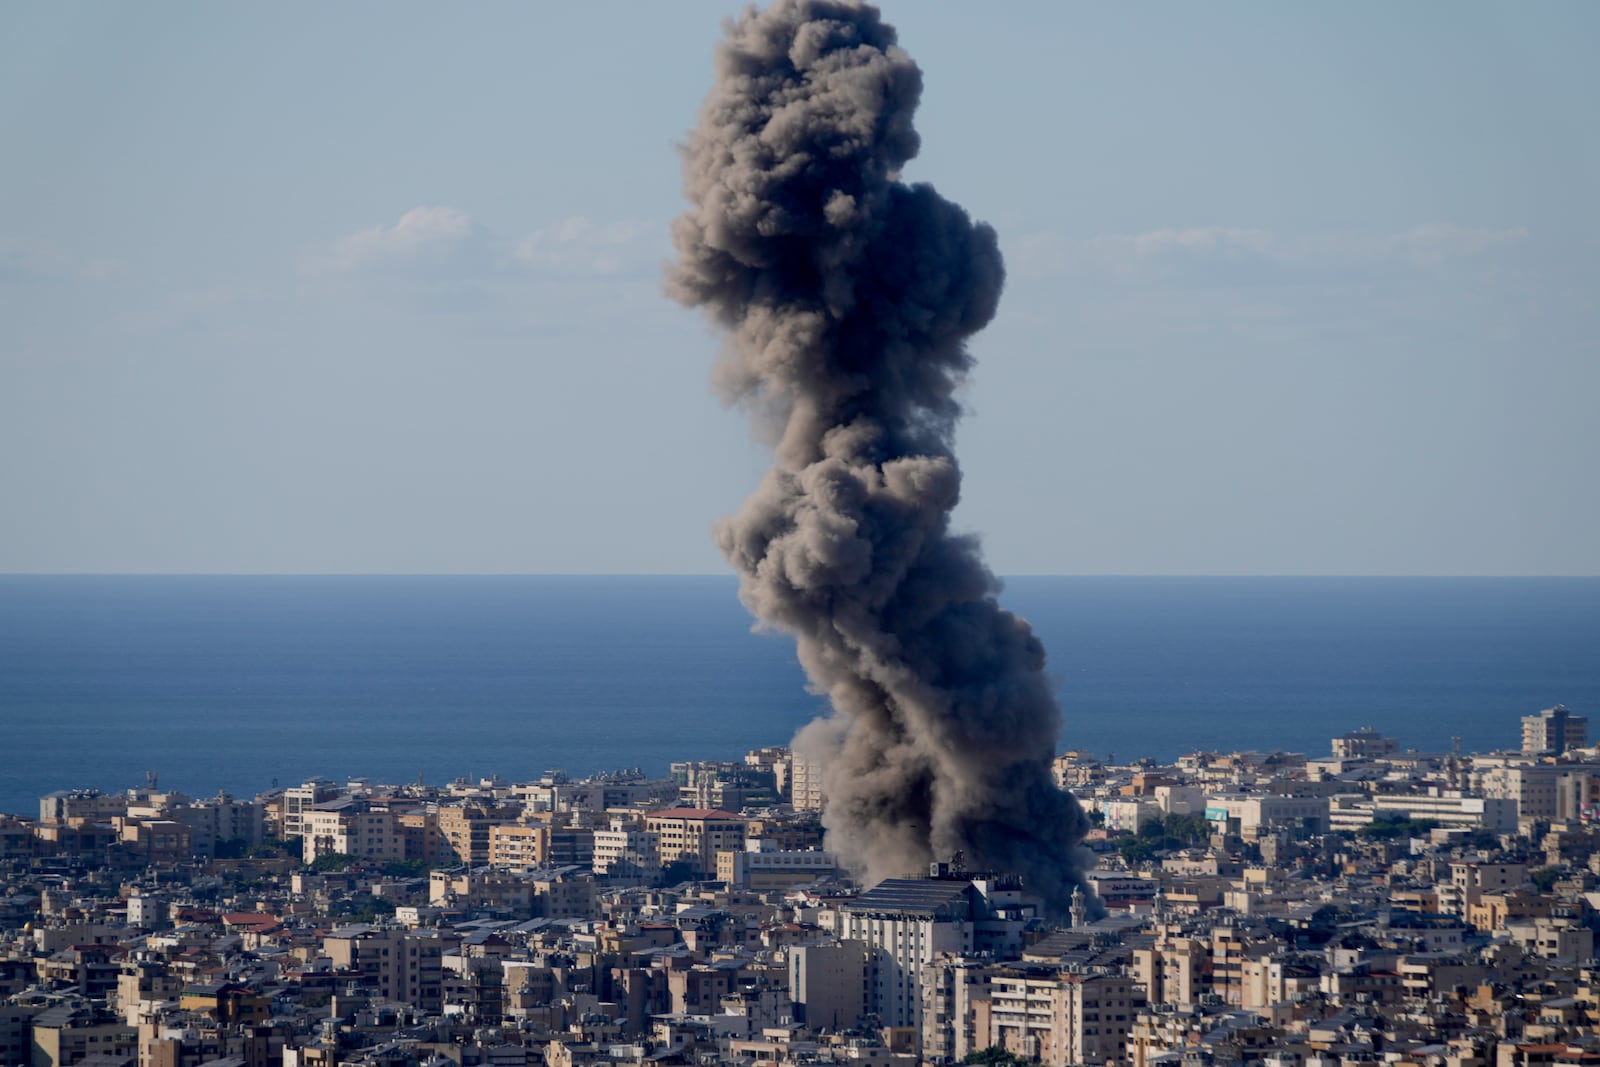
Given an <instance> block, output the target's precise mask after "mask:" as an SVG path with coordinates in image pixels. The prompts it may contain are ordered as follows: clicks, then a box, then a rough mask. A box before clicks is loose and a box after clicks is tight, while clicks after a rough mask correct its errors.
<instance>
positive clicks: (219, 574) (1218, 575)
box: [0, 570, 1600, 581]
mask: <svg viewBox="0 0 1600 1067" xmlns="http://www.w3.org/2000/svg"><path fill="white" fill-rule="evenodd" d="M995 577H997V578H999V579H1000V580H1001V581H1011V580H1014V579H1023V580H1031V579H1038V578H1052V579H1130V580H1146V579H1149V580H1159V581H1212V580H1233V579H1239V580H1260V581H1272V580H1286V581H1594V580H1597V579H1600V574H1531V573H1530V574H1365V573H1363V574H1353V573H1352V574H1341V573H1336V572H1321V573H1312V572H1306V573H1289V572H1274V573H1265V574H1255V573H1251V574H1245V573H1232V572H1227V573H1224V572H1198V573H1188V574H1180V573H1176V572H1173V573H1155V572H1152V573H1134V572H1119V573H1095V572H1073V573H1068V572H1054V571H1017V572H995ZM3 578H589V579H620V578H634V579H640V578H715V579H724V578H725V579H731V580H737V578H738V575H736V574H734V573H733V572H732V571H721V572H712V571H352V570H341V571H114V570H105V571H95V570H88V571H0V579H3Z"/></svg>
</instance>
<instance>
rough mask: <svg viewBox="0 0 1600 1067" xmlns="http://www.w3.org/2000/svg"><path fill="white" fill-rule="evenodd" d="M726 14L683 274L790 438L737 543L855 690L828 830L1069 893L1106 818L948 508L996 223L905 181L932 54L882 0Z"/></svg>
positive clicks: (761, 585)
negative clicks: (1060, 747) (1078, 792)
mask: <svg viewBox="0 0 1600 1067" xmlns="http://www.w3.org/2000/svg"><path fill="white" fill-rule="evenodd" d="M726 29H727V40H726V41H725V42H724V43H723V44H722V45H721V47H720V48H719V50H718V52H717V81H716V84H715V86H714V87H713V89H712V90H711V93H710V95H709V96H708V97H707V99H706V102H705V105H704V108H703V110H702V113H701V116H700V122H699V125H698V126H697V127H696V129H695V130H694V131H693V132H692V134H691V135H690V137H689V139H688V141H687V143H686V145H685V147H684V170H685V191H686V194H687V197H688V199H689V201H690V203H691V207H690V209H689V210H688V211H687V212H686V213H685V214H684V215H683V216H682V217H680V218H679V219H678V220H677V222H676V223H675V225H674V228H673V238H674V241H675V243H676V245H677V249H678V259H677V262H676V264H675V265H674V266H672V267H671V268H670V269H669V272H668V288H669V291H670V292H671V293H672V295H673V296H675V297H676V298H677V299H678V300H680V301H681V302H683V303H684V304H687V305H694V306H699V307H701V308H703V309H704V310H705V311H706V312H707V314H709V315H710V316H711V317H712V319H714V320H715V321H716V322H717V323H718V324H719V325H720V326H722V327H724V328H725V329H726V330H727V331H729V334H730V339H729V343H728V345H727V347H726V351H725V353H724V356H723V358H722V360H721V361H720V363H719V365H718V368H717V371H716V379H717V382H718V384H719V386H720V387H721V388H722V389H723V390H724V391H725V393H726V395H727V396H729V397H730V398H732V399H734V400H735V401H737V402H739V403H741V404H742V405H743V406H745V407H746V408H747V409H748V410H750V411H751V412H753V413H754V415H755V417H756V418H757V420H758V423H759V425H760V426H761V427H762V429H763V431H764V432H766V433H767V434H768V436H769V438H770V440H771V442H772V444H773V446H774V455H775V465H774V467H773V468H772V470H771V471H770V472H769V474H768V475H767V476H766V478H765V480H764V481H763V482H762V484H761V486H760V487H759V489H757V491H756V492H755V494H754V495H753V496H751V497H750V499H749V500H748V501H746V503H745V504H744V506H743V507H742V508H741V509H740V511H739V512H738V514H737V515H735V516H733V517H732V518H731V519H728V520H726V521H725V522H724V523H723V524H722V525H721V527H720V528H719V530H718V541H719V544H720V547H721V548H722V551H723V553H724V554H725V555H726V556H727V557H728V559H729V560H730V561H731V562H732V563H733V565H734V566H735V567H736V568H737V570H738V572H739V575H740V595H741V597H742V599H743V600H744V602H745V604H746V605H747V606H748V607H749V608H750V610H751V611H752V612H754V613H755V614H756V616H757V617H758V618H759V619H761V620H762V621H763V622H764V623H766V624H768V625H771V626H774V627H777V628H780V629H782V630H784V631H787V632H789V633H792V634H794V635H795V637H796V639H797V641H798V645H799V658H800V662H801V664H802V666H803V667H804V668H805V670H806V673H807V675H808V676H809V678H810V679H811V681H812V684H813V685H814V686H815V687H816V688H817V689H819V690H821V691H823V692H825V693H826V694H827V696H828V697H829V699H830V701H831V702H832V705H833V709H834V713H833V714H832V715H831V716H829V717H828V718H826V719H821V720H818V721H817V722H814V723H812V724H811V725H810V726H808V727H806V728H805V729H804V730H802V731H801V732H800V735H799V736H798V737H797V738H796V739H795V745H796V749H797V751H798V752H800V753H801V754H802V755H804V756H805V757H807V758H810V759H811V760H813V761H815V762H816V763H818V764H819V765H821V766H822V768H823V772H822V773H823V788H824V793H825V796H826V799H827V810H826V812H825V814H824V816H823V821H824V825H825V826H826V828H827V832H828V844H829V847H830V848H832V849H833V850H835V851H836V852H837V853H838V854H839V856H840V857H841V859H842V860H843V861H844V862H845V863H846V864H848V865H849V866H850V867H852V868H853V869H854V870H856V871H858V872H860V873H862V874H863V875H864V876H865V877H866V878H868V879H869V880H873V881H876V880H878V879H881V878H884V877H890V876H897V875H904V874H907V873H910V872H915V871H918V870H919V869H921V870H925V869H926V866H927V864H928V863H929V861H930V860H935V859H939V860H943V859H948V858H949V857H951V856H952V855H953V854H954V853H956V852H957V851H958V850H959V851H962V852H964V853H965V855H966V860H967V865H968V867H969V868H972V869H992V870H1003V871H1015V872H1018V873H1021V874H1022V875H1023V876H1024V878H1025V879H1026V880H1027V882H1028V884H1030V885H1031V886H1032V887H1033V888H1034V889H1035V891H1038V892H1040V893H1042V894H1044V895H1045V896H1046V897H1047V898H1048V899H1050V900H1052V902H1053V903H1055V904H1056V905H1058V906H1064V902H1065V898H1066V895H1067V894H1069V893H1070V892H1071V889H1072V887H1073V886H1074V885H1075V884H1077V883H1078V880H1079V874H1080V871H1081V861H1080V848H1079V842H1080V841H1081V840H1082V838H1083V835H1084V832H1085V830H1086V828H1087V826H1086V821H1085V819H1084V816H1083V812H1082V810H1081V808H1080V807H1079V806H1078V804H1077V802H1076V801H1075V800H1073V798H1072V797H1071V796H1070V795H1068V794H1066V793H1064V792H1062V791H1061V790H1059V789H1057V788H1056V787H1055V785H1054V783H1053V781H1052V778H1051V774H1050V764H1051V760H1052V759H1053V757H1054V754H1055V746H1056V741H1057V736H1058V733H1059V729H1060V724H1061V713H1060V709H1059V707H1058V706H1057V704H1056V701H1055V698H1054V695H1053V693H1052V692H1051V688H1050V685H1049V683H1048V680H1047V679H1046V676H1045V675H1044V673H1043V668H1044V651H1043V647H1042V646H1041V644H1040V642H1039V640H1038V639H1037V638H1036V637H1035V636H1034V635H1033V633H1032V631H1031V630H1030V629H1029V627H1028V625H1027V623H1026V622H1024V621H1023V620H1021V619H1019V618H1017V617H1016V616H1015V615H1012V614H1010V613H1009V612H1007V611H1005V610H1003V609H1002V608H1001V607H1000V606H999V604H998V603H997V601H996V594H997V592H998V590H999V583H998V582H997V580H996V579H995V577H994V576H993V575H992V574H991V573H990V572H989V570H988V569H987V568H986V567H985V566H984V564H983V561H982V559H981V557H980V555H979V551H978V545H977V543H976V541H975V540H974V539H972V538H969V537H964V536H958V535H955V534H953V533H952V532H951V530H950V513H951V510H952V509H953V508H954V507H955V505H956V502H957V499H958V497H959V495H960V487H961V476H960V471H959V469H958V467H957V464H956V461H955V457H954V454H953V451H952V444H953V435H954V430H955V424H956V420H957V418H958V416H959V414H960V408H959V405H958V403H957V401H956V398H955V391H956V389H957V387H958V385H959V384H960V383H961V381H962V379H963V378H964V376H965V375H966V373H967V371H968V370H969V369H970V367H971V365H972V360H971V357H970V356H969V354H968V352H967V348H966V339H967V338H968V337H970V336H971V335H972V334H973V333H975V332H976V331H978V330H979V329H981V328H982V327H983V326H984V325H985V324H986V323H988V321H989V320H990V318H992V317H993V315H994V312H995V307H996V304H997V301H998V300H999V296H1000V290H1001V287H1002V284H1003V282H1004V277H1005V269H1004V266H1003V264H1002V262H1001V257H1000V250H999V246H998V243H997V241H996V238H995V234H994V231H993V230H992V229H990V228H989V227H988V226H986V225H983V224H975V223H973V222H972V221H971V220H970V219H969V218H968V216H967V214H966V212H965V211H963V210H962V209H961V208H960V207H959V206H957V205H955V204H953V203H951V202H949V201H948V200H945V199H943V198H942V197H940V196H939V194H938V193H936V192H935V191H934V190H933V188H932V187H930V186H928V185H923V184H906V183H904V182H902V181H901V180H900V170H901V168H902V167H903V166H904V165H905V164H906V162H907V161H908V160H910V159H911V158H912V157H913V156H914V155H915V154H916V152H917V149H918V146H919V142H918V136H917V133H916V131H915V130H914V129H913V128H912V121H911V119H912V113H913V111H914V110H915V108H916V105H917V100H918V97H919V95H920V93H921V88H922V76H921V72H920V71H919V70H918V68H917V66H916V64H915V63H913V62H912V60H911V58H910V57H909V56H908V55H907V54H906V53H905V52H904V51H903V50H901V49H900V48H899V47H898V46H897V45H896V43H895V33H894V30H893V28H891V27H890V26H888V25H886V24H885V23H884V22H882V21H881V20H880V17H879V13H878V11H877V10H876V9H875V8H873V7H870V6H867V5H864V4H855V3H849V2H844V0H778V2H777V3H775V4H773V5H772V6H771V7H770V8H768V9H767V10H765V11H760V12H756V11H748V12H746V13H745V14H744V15H743V16H741V17H740V18H738V19H737V20H733V21H730V22H729V23H728V24H727V27H726Z"/></svg>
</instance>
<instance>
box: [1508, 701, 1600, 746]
mask: <svg viewBox="0 0 1600 1067" xmlns="http://www.w3.org/2000/svg"><path fill="white" fill-rule="evenodd" d="M1588 743H1589V720H1588V718H1587V717H1586V716H1583V715H1574V714H1573V713H1572V712H1570V711H1568V710H1567V706H1566V705H1565V704H1557V705H1556V706H1555V707H1553V708H1545V709H1544V710H1543V711H1541V712H1538V713H1537V714H1534V715H1524V716H1523V717H1522V751H1523V752H1525V753H1527V754H1528V755H1530V756H1545V755H1549V756H1559V755H1561V754H1562V753H1563V752H1566V751H1567V750H1568V749H1574V748H1583V747H1585V746H1586V745H1588Z"/></svg>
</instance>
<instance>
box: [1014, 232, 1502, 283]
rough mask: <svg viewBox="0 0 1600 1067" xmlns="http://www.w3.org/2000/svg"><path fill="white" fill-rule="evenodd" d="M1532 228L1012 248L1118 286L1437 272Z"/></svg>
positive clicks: (1026, 260) (1049, 237)
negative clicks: (1204, 275) (1198, 272)
mask: <svg viewBox="0 0 1600 1067" xmlns="http://www.w3.org/2000/svg"><path fill="white" fill-rule="evenodd" d="M1527 237H1528V231H1527V229H1526V228H1524V227H1521V226H1517V227H1510V228H1505V229H1476V228H1473V227H1468V226H1459V225H1456V224H1454V223H1430V224H1426V225H1419V226H1414V227H1412V228H1411V229H1409V230H1405V231H1402V232H1399V233H1388V234H1360V233H1323V234H1311V235H1299V236H1284V235H1280V234H1276V233H1273V232H1271V231H1269V230H1256V229H1243V228H1238V227H1230V226H1198V227H1190V228H1186V229H1177V228H1170V227H1169V228H1163V229H1157V230H1147V231H1145V232H1143V233H1136V234H1104V235H1100V236H1097V237H1090V238H1088V239H1085V240H1077V241H1074V240H1069V239H1066V238H1063V237H1060V236H1059V235H1056V234H1052V233H1034V234H1027V235H1024V236H1022V237H1021V238H1019V239H1017V240H1014V241H1011V242H1008V243H1007V249H1006V251H1007V253H1008V258H1009V259H1010V260H1011V262H1012V264H1013V266H1014V267H1015V269H1017V270H1018V271H1019V273H1021V274H1022V275H1024V276H1026V275H1036V276H1037V275H1049V274H1058V273H1070V274H1078V275H1091V276H1092V275H1101V276H1105V277H1109V278H1112V279H1115V280H1118V281H1153V280H1157V279H1162V278H1167V277H1170V276H1172V275H1174V274H1178V273H1181V272H1182V271H1183V270H1184V269H1185V268H1200V269H1204V270H1207V271H1213V270H1215V269H1216V268H1218V267H1223V266H1227V267H1231V268H1248V267H1250V266H1251V265H1255V266H1260V267H1269V268H1271V269H1273V270H1277V271H1281V270H1283V269H1285V268H1296V269H1314V268H1350V267H1378V266H1401V267H1411V268H1430V267H1437V266H1440V265H1442V264H1444V263H1447V262H1450V261H1452V260H1457V259H1465V258H1468V257H1471V256H1475V255H1479V254H1481V253H1484V252H1486V251H1488V250H1490V249H1493V248H1496V247H1499V246H1502V245H1507V244H1510V243H1513V242H1517V241H1522V240H1525V239H1526V238H1527Z"/></svg>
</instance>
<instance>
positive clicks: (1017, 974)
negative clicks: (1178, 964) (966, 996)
mask: <svg viewBox="0 0 1600 1067" xmlns="http://www.w3.org/2000/svg"><path fill="white" fill-rule="evenodd" d="M1140 1006H1141V1005H1140V998H1139V997H1138V995H1137V993H1136V991H1135V989H1134V986H1133V981H1132V979H1130V978H1127V977H1124V976H1122V975H1109V974H1069V973H1065V972H1061V971H1055V972H1053V973H1052V972H1050V971H1044V970H1031V969H1030V970H1023V969H1019V968H1011V967H1005V966H997V967H995V968H993V969H992V971H991V973H990V978H989V999H988V1011H987V1012H986V1013H985V1012H983V1011H982V1009H981V1006H980V1008H979V1011H978V1013H977V1014H978V1017H979V1018H980V1019H981V1018H982V1017H983V1015H984V1014H987V1016H988V1027H987V1037H986V1038H984V1041H985V1042H986V1045H985V1047H998V1048H1003V1049H1006V1050H1007V1051H1009V1052H1012V1053H1015V1054H1016V1055H1018V1056H1022V1057H1024V1058H1026V1059H1029V1060H1032V1061H1034V1062H1036V1063H1041V1064H1062V1065H1064V1064H1102V1063H1111V1062H1115V1061H1117V1060H1120V1059H1121V1058H1122V1055H1123V1050H1124V1047H1125V1046H1126V1044H1127V1040H1128V1034H1129V1033H1130V1032H1131V1031H1132V1029H1133V1020H1134V1016H1135V1015H1136V1014H1137V1012H1138V1010H1139V1007H1140ZM979 1032H980V1033H982V1032H983V1030H982V1029H980V1030H979Z"/></svg>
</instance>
